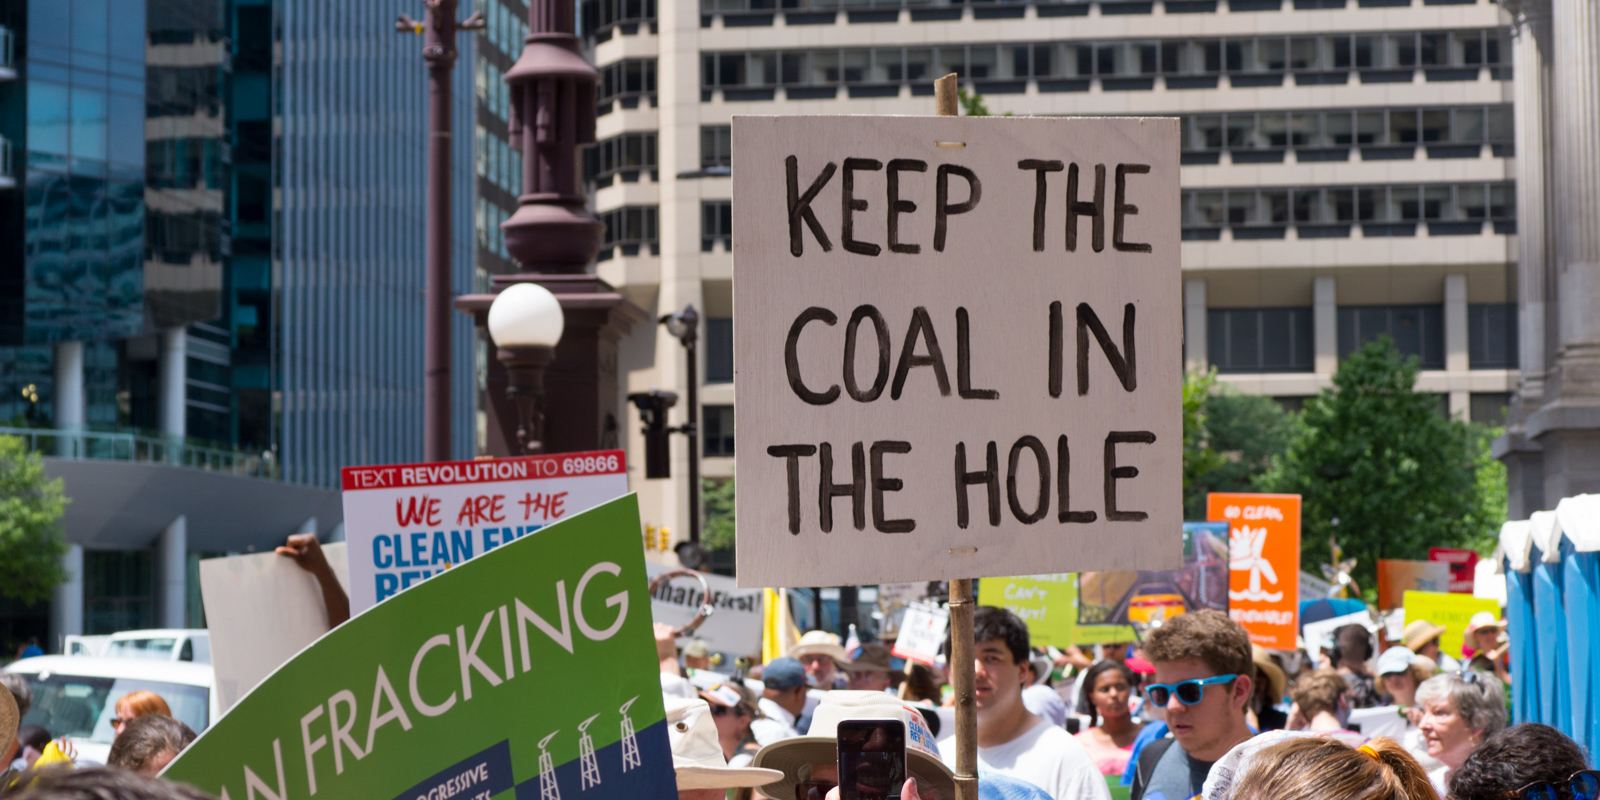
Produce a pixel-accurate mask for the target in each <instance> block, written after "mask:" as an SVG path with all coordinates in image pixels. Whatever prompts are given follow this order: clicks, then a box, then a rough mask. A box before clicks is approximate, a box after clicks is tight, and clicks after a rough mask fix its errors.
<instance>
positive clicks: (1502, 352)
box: [1467, 303, 1517, 369]
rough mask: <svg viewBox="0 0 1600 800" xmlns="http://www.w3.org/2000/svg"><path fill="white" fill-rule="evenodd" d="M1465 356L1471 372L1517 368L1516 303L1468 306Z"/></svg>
mask: <svg viewBox="0 0 1600 800" xmlns="http://www.w3.org/2000/svg"><path fill="white" fill-rule="evenodd" d="M1467 355H1468V362H1469V363H1470V364H1471V365H1472V368H1473V369H1515V368H1516V366H1517V304H1516V303H1473V304H1471V305H1469V306H1467Z"/></svg>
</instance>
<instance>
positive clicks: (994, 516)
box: [733, 116, 1183, 586]
mask: <svg viewBox="0 0 1600 800" xmlns="http://www.w3.org/2000/svg"><path fill="white" fill-rule="evenodd" d="M733 136H734V140H735V143H736V146H735V147H734V153H735V156H734V158H735V160H736V162H737V163H736V165H735V169H734V170H733V176H734V186H733V191H734V198H735V201H736V202H737V204H738V209H739V213H738V214H735V215H734V226H735V231H734V235H735V237H736V238H737V239H738V242H739V247H738V250H737V252H736V253H735V257H734V307H735V313H734V327H735V330H734V343H735V350H734V352H735V357H736V359H737V364H736V366H737V370H738V379H739V393H738V396H737V398H736V400H735V403H736V411H735V414H736V415H737V417H738V419H739V440H740V445H739V449H738V450H737V451H736V453H737V454H736V458H737V464H736V471H737V474H738V476H739V490H740V491H739V493H738V498H737V505H738V508H737V515H738V519H739V526H738V537H739V543H738V544H739V546H738V554H739V555H738V559H739V563H738V580H739V584H740V585H741V586H762V585H771V586H807V585H812V586H816V585H820V586H837V585H848V584H871V583H882V582H884V581H925V580H941V579H950V578H970V577H984V576H994V575H1018V574H1023V575H1033V574H1038V573H1049V572H1075V571H1079V570H1122V571H1132V570H1138V569H1176V568H1178V567H1180V566H1181V565H1182V539H1181V537H1179V536H1178V535H1177V534H1176V533H1175V532H1176V531H1178V530H1179V528H1180V525H1181V523H1182V501H1181V486H1182V478H1181V467H1182V461H1183V459H1182V421H1181V408H1180V406H1181V396H1182V392H1181V382H1182V374H1183V369H1182V363H1181V353H1180V350H1181V345H1182V342H1183V331H1182V325H1181V322H1182V318H1183V309H1182V306H1181V303H1180V293H1181V289H1182V287H1181V279H1180V273H1179V258H1178V257H1179V202H1178V201H1179V190H1178V125H1177V121H1176V120H1172V119H1110V118H1102V119H1042V118H1040V119H1030V118H999V117H986V118H974V117H866V116H835V117H805V116H785V117H750V116H741V117H735V118H734V121H733Z"/></svg>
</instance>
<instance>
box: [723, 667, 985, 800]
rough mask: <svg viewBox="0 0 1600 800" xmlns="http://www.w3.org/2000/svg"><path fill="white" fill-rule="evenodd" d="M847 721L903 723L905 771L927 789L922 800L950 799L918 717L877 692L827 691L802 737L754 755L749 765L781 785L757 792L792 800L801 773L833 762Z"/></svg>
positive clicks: (951, 786) (951, 780)
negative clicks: (776, 774) (774, 774)
mask: <svg viewBox="0 0 1600 800" xmlns="http://www.w3.org/2000/svg"><path fill="white" fill-rule="evenodd" d="M849 719H897V720H900V721H901V722H903V723H905V726H906V772H907V773H908V774H910V775H911V776H913V777H915V778H917V780H918V783H919V784H921V785H925V786H926V785H931V786H932V787H933V790H934V795H935V797H930V798H925V800H955V796H956V779H955V773H954V772H951V771H950V768H949V767H947V766H945V763H944V762H943V761H940V760H939V750H938V745H937V744H936V743H935V742H934V738H933V733H932V732H930V731H929V730H928V725H927V722H926V721H924V720H923V718H922V714H921V713H920V712H918V711H917V709H916V708H915V707H913V706H910V705H907V704H906V703H904V702H902V701H900V700H898V699H896V698H895V697H894V696H892V695H888V694H884V693H883V692H855V691H849V690H845V689H837V690H834V691H831V692H828V693H827V695H825V696H824V697H823V698H822V702H821V703H819V704H818V705H817V708H816V710H815V711H813V712H812V715H811V729H810V730H809V731H807V733H806V735H805V736H799V737H796V738H793V739H784V740H782V741H777V742H773V743H772V744H769V745H767V746H766V747H763V748H761V750H760V752H758V753H756V757H755V760H754V761H753V762H751V765H752V766H756V767H768V768H771V769H775V770H780V771H781V775H780V777H781V778H782V780H778V781H777V782H775V783H771V784H768V785H766V786H763V787H761V791H762V793H763V794H765V795H767V796H768V797H773V798H776V799H777V800H795V796H794V785H795V784H796V783H798V782H799V781H800V780H801V769H802V768H805V767H808V766H809V765H811V764H832V763H834V762H835V761H837V759H838V749H837V747H836V744H835V739H836V737H837V736H838V732H839V723H840V722H842V721H844V720H849Z"/></svg>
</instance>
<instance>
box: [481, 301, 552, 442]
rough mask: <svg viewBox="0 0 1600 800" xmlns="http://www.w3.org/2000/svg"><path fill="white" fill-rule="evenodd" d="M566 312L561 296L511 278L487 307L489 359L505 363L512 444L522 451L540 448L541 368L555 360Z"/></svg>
mask: <svg viewBox="0 0 1600 800" xmlns="http://www.w3.org/2000/svg"><path fill="white" fill-rule="evenodd" d="M565 327H566V317H565V315H564V314H563V313H562V312H561V301H559V300H557V299H556V296H555V295H554V294H551V293H550V290H549V289H546V288H544V287H543V286H540V285H539V284H537V283H514V284H512V285H510V286H507V287H506V288H505V290H504V291H502V292H500V294H498V295H496V296H495V298H494V302H493V303H491V304H490V306H489V315H488V328H489V336H490V337H491V338H493V340H494V343H495V347H496V349H495V359H496V360H497V361H499V362H500V363H501V364H502V365H504V366H505V370H506V394H507V395H508V396H509V397H510V398H511V400H512V402H513V403H514V404H515V405H516V408H517V419H516V424H517V431H516V437H517V444H518V445H520V446H521V448H522V452H523V453H524V454H528V455H532V454H535V453H540V452H543V450H544V440H545V435H544V371H545V368H546V367H548V366H550V362H551V361H552V360H554V359H555V353H556V345H557V344H559V343H560V342H561V333H562V330H563V329H564V328H565Z"/></svg>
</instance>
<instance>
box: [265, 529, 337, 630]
mask: <svg viewBox="0 0 1600 800" xmlns="http://www.w3.org/2000/svg"><path fill="white" fill-rule="evenodd" d="M274 552H276V553H277V554H278V555H280V556H288V557H289V558H292V559H294V563H295V564H297V565H299V567H300V568H301V569H303V570H305V571H306V572H309V573H311V574H312V576H313V577H315V578H316V579H317V585H319V586H321V587H322V603H323V605H324V606H326V607H327V609H328V628H329V629H330V630H331V629H333V628H337V627H339V626H340V625H342V624H343V623H344V621H345V620H347V619H350V596H349V595H347V594H345V593H344V587H343V586H340V585H339V579H338V578H337V577H334V574H333V567H330V566H328V558H327V556H325V555H323V554H322V545H321V544H319V543H318V542H317V535H316V534H314V533H297V534H295V535H293V536H290V537H289V540H288V541H287V542H284V544H283V546H282V547H279V548H278V549H277V550H276V551H274Z"/></svg>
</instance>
